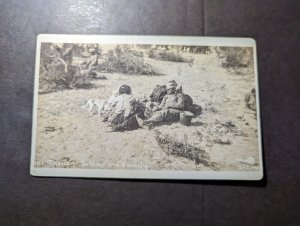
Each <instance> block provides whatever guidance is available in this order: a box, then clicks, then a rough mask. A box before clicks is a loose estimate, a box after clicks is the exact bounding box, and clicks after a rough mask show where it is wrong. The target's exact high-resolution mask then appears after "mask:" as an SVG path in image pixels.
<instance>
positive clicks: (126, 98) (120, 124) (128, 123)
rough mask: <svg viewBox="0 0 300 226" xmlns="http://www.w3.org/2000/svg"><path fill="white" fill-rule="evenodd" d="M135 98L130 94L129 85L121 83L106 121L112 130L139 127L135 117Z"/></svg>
mask: <svg viewBox="0 0 300 226" xmlns="http://www.w3.org/2000/svg"><path fill="white" fill-rule="evenodd" d="M135 103H136V100H135V98H134V97H133V96H132V95H131V87H130V86H128V85H122V86H120V88H119V96H117V97H116V98H115V100H114V106H112V107H113V110H112V111H111V113H110V114H109V117H108V122H109V123H110V126H111V127H112V129H113V131H125V130H134V129H138V128H139V124H138V121H137V119H136V114H137V109H136V107H135Z"/></svg>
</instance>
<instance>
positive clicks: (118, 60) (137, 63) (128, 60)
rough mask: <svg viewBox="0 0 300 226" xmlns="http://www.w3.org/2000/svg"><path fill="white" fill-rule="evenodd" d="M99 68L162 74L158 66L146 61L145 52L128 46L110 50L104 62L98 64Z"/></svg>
mask: <svg viewBox="0 0 300 226" xmlns="http://www.w3.org/2000/svg"><path fill="white" fill-rule="evenodd" d="M98 69H99V70H101V71H104V72H110V73H113V72H118V73H122V74H132V75H161V72H159V71H158V69H157V68H155V67H154V66H152V65H150V64H149V63H145V62H144V54H143V52H138V51H136V50H131V49H129V48H127V47H126V46H125V47H124V48H121V47H120V46H117V47H116V48H115V49H114V50H110V51H109V52H108V53H107V54H106V56H105V58H104V62H103V63H102V64H100V65H99V66H98Z"/></svg>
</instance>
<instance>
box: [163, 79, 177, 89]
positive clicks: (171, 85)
mask: <svg viewBox="0 0 300 226" xmlns="http://www.w3.org/2000/svg"><path fill="white" fill-rule="evenodd" d="M177 85H178V84H177V82H175V80H171V81H169V82H168V83H167V84H166V88H167V89H172V88H174V89H175V88H176V87H177Z"/></svg>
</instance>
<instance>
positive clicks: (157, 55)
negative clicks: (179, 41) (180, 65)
mask: <svg viewBox="0 0 300 226" xmlns="http://www.w3.org/2000/svg"><path fill="white" fill-rule="evenodd" d="M148 57H149V58H153V59H157V60H162V61H172V62H184V63H193V61H194V59H193V58H189V59H188V58H184V57H183V56H182V55H180V54H179V52H177V53H175V52H172V51H156V50H153V49H151V50H149V51H148Z"/></svg>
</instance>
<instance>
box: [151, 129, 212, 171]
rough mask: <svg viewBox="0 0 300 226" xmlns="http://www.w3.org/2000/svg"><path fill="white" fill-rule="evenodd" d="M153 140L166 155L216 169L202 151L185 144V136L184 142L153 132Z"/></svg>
mask: <svg viewBox="0 0 300 226" xmlns="http://www.w3.org/2000/svg"><path fill="white" fill-rule="evenodd" d="M155 139H156V141H157V143H158V145H159V146H160V147H161V148H162V149H163V150H164V151H165V152H166V153H167V154H171V155H175V156H180V157H184V158H187V159H189V160H192V161H194V163H195V164H196V165H197V164H203V165H205V166H208V167H211V168H212V169H215V170H216V169H217V167H216V165H215V163H213V162H210V161H208V158H209V157H208V155H207V154H206V153H205V151H204V150H202V149H200V148H198V147H195V146H193V145H191V144H189V143H188V142H187V136H186V135H185V139H184V141H179V140H176V139H174V138H173V137H172V136H170V135H163V134H162V133H161V132H159V131H157V130H155Z"/></svg>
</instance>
